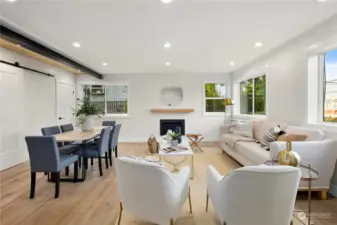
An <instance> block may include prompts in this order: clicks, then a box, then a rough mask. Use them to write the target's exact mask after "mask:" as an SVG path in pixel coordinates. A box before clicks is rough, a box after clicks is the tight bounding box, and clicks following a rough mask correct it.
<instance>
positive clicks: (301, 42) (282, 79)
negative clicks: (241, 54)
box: [232, 16, 337, 196]
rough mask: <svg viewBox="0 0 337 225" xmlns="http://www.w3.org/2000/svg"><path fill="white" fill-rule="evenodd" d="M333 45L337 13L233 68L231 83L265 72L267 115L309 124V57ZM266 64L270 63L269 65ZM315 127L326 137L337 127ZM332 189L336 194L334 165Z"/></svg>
mask: <svg viewBox="0 0 337 225" xmlns="http://www.w3.org/2000/svg"><path fill="white" fill-rule="evenodd" d="M265 44H268V43H265ZM336 47H337V16H335V17H333V18H332V19H330V20H329V21H327V22H325V23H323V24H321V25H320V26H318V27H316V28H314V29H312V30H310V31H308V32H307V33H305V34H303V35H301V36H300V37H298V38H296V39H294V40H292V41H290V42H289V43H287V44H285V45H283V46H281V47H280V48H278V49H276V50H275V51H273V52H271V53H269V54H268V55H265V56H264V57H262V58H260V59H258V60H256V61H255V62H253V63H251V64H250V65H248V66H246V67H244V68H242V69H240V70H239V71H236V72H235V73H234V74H233V76H232V80H233V85H235V84H236V83H237V82H239V81H242V80H245V79H247V78H249V77H252V76H254V75H260V74H263V73H266V74H267V118H268V119H270V120H273V121H279V122H285V123H288V124H293V125H306V126H308V124H307V122H308V59H309V58H310V57H311V56H313V55H317V54H319V53H322V52H325V51H327V50H330V49H333V48H336ZM251 50H252V51H253V50H254V51H256V49H251ZM266 64H269V68H267V67H266V66H265V65H266ZM312 91H314V90H312ZM312 100H313V101H315V100H317V99H312ZM310 126H313V125H310ZM317 127H319V128H321V129H323V130H324V131H325V133H326V135H327V136H328V137H331V138H336V137H337V127H331V126H330V127H327V126H317ZM336 157H337V146H336ZM331 192H333V193H334V195H336V196H337V166H336V169H335V175H334V178H333V180H332V189H331Z"/></svg>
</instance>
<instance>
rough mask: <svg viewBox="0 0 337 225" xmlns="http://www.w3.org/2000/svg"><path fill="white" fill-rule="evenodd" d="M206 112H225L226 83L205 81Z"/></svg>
mask: <svg viewBox="0 0 337 225" xmlns="http://www.w3.org/2000/svg"><path fill="white" fill-rule="evenodd" d="M204 95H205V112H206V113H219V112H225V105H224V99H225V98H226V84H224V83H205V93H204Z"/></svg>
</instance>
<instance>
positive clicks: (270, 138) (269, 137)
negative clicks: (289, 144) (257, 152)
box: [260, 126, 281, 149]
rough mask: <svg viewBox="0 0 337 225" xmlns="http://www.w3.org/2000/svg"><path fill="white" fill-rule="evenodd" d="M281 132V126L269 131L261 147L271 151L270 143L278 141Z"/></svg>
mask: <svg viewBox="0 0 337 225" xmlns="http://www.w3.org/2000/svg"><path fill="white" fill-rule="evenodd" d="M280 132H281V129H280V127H279V126H277V127H273V128H271V129H269V130H268V131H267V133H266V134H265V135H264V136H263V138H262V139H261V141H260V142H261V143H260V145H261V147H264V148H267V149H269V147H270V143H271V142H273V141H276V140H277V138H278V137H279V133H280Z"/></svg>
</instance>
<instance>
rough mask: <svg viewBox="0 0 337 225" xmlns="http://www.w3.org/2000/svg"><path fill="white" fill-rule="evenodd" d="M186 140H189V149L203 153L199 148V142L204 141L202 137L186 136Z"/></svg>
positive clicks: (199, 135) (197, 135) (200, 135)
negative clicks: (196, 149) (194, 148)
mask: <svg viewBox="0 0 337 225" xmlns="http://www.w3.org/2000/svg"><path fill="white" fill-rule="evenodd" d="M185 136H186V137H187V138H188V139H190V141H191V143H190V145H191V148H192V149H193V147H196V148H198V149H199V150H200V151H201V152H204V151H203V150H202V149H201V148H200V146H199V142H200V141H201V140H202V139H204V136H202V134H186V135H185Z"/></svg>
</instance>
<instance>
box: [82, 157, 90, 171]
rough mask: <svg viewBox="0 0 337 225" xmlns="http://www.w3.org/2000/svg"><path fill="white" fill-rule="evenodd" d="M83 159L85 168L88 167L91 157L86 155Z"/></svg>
mask: <svg viewBox="0 0 337 225" xmlns="http://www.w3.org/2000/svg"><path fill="white" fill-rule="evenodd" d="M83 160H84V168H85V169H88V165H89V158H88V157H85V158H83Z"/></svg>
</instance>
